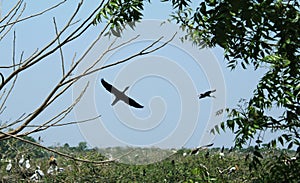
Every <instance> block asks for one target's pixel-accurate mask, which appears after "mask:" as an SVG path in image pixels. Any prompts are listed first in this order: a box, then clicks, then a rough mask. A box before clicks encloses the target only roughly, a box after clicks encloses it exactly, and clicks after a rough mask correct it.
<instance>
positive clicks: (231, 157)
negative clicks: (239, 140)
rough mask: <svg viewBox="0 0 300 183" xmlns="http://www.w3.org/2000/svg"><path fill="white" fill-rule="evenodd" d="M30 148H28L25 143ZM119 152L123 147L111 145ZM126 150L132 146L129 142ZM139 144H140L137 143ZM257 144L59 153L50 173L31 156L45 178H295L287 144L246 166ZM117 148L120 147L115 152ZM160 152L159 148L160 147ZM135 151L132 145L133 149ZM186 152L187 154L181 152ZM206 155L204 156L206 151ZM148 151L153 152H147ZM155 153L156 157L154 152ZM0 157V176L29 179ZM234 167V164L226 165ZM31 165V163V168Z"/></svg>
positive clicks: (296, 164)
mask: <svg viewBox="0 0 300 183" xmlns="http://www.w3.org/2000/svg"><path fill="white" fill-rule="evenodd" d="M27 150H28V149H27ZM56 150H58V151H63V152H65V153H71V154H72V155H73V156H76V157H83V158H86V159H89V160H95V161H99V160H104V159H106V158H105V157H104V156H102V155H101V154H100V153H99V149H85V150H84V151H81V150H80V148H78V147H74V148H71V147H69V148H66V146H63V147H57V148H56ZM109 150H112V151H114V152H117V153H120V154H122V152H124V151H123V150H124V148H110V149H109ZM129 150H132V149H131V148H130V149H129ZM137 150H141V149H137ZM142 150H143V151H147V152H156V151H157V150H158V149H157V148H154V149H153V148H151V149H142ZM255 150H256V147H250V148H248V149H241V150H236V149H233V150H230V151H229V150H228V149H227V148H225V150H224V154H225V156H224V157H223V158H220V156H219V152H220V148H212V149H206V150H201V151H200V152H199V154H197V155H189V153H190V152H191V150H190V149H180V150H178V151H177V153H175V154H173V155H172V156H169V157H168V158H167V159H164V160H162V161H159V162H156V163H153V164H143V165H135V164H123V163H118V162H111V163H106V164H99V165H97V164H92V163H81V162H75V161H73V160H72V159H66V158H64V157H60V156H57V157H56V159H57V163H58V166H59V167H62V168H64V171H62V172H57V173H55V174H54V175H49V174H47V173H46V170H47V169H48V166H49V165H48V158H49V156H48V155H45V156H44V157H40V158H37V157H34V158H32V159H31V165H32V167H35V165H39V166H41V170H43V171H44V173H45V177H44V178H43V182H186V183H190V182H247V181H249V182H297V181H298V180H299V173H298V170H299V168H300V159H299V156H295V157H292V156H293V155H294V154H295V152H294V151H288V150H280V151H277V150H271V151H270V150H267V149H264V150H263V151H262V153H263V156H264V157H265V158H264V159H263V160H262V161H261V166H260V167H259V170H255V169H249V167H248V163H249V161H250V160H249V159H251V158H256V157H255V156H253V155H250V156H249V154H250V153H251V152H253V151H255ZM118 151H120V152H118ZM159 151H160V152H163V151H164V150H163V149H159ZM133 153H135V151H133ZM183 153H187V154H188V155H187V156H183ZM208 153H209V155H208V156H207V154H208ZM150 156H152V155H150ZM153 158H155V157H154V156H153ZM0 163H1V171H0V177H1V178H2V181H10V182H27V181H28V177H23V176H22V173H21V172H20V171H19V167H18V166H17V159H16V161H13V167H14V169H13V172H11V173H7V172H6V171H5V167H6V164H7V163H6V162H2V161H1V162H0ZM233 167H235V168H236V170H234V171H230V169H231V168H233ZM33 169H34V168H33Z"/></svg>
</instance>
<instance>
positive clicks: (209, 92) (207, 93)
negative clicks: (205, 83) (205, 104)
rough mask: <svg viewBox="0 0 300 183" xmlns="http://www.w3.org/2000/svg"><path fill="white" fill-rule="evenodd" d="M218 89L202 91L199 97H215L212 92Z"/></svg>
mask: <svg viewBox="0 0 300 183" xmlns="http://www.w3.org/2000/svg"><path fill="white" fill-rule="evenodd" d="M216 91H217V90H216V89H214V90H209V91H207V92H205V93H201V94H200V95H199V99H201V98H205V97H214V96H211V95H210V94H211V93H213V92H216Z"/></svg>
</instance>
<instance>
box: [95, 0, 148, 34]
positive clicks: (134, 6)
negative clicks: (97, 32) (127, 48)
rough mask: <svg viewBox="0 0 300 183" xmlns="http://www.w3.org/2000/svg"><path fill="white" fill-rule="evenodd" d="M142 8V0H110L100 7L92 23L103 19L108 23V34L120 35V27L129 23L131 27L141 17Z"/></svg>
mask: <svg viewBox="0 0 300 183" xmlns="http://www.w3.org/2000/svg"><path fill="white" fill-rule="evenodd" d="M149 2H150V0H149ZM143 9H144V1H143V0H133V1H129V0H111V1H108V2H107V3H106V4H105V5H104V7H103V8H101V10H100V11H99V13H98V14H97V15H96V17H95V19H94V21H93V23H94V24H97V23H99V22H102V21H103V20H106V21H108V23H109V24H110V32H109V35H110V34H113V35H114V36H117V37H120V36H121V32H122V28H124V26H125V25H129V26H130V27H131V28H133V27H134V25H135V22H136V21H139V20H140V19H141V18H142V16H143V14H142V12H141V11H142V10H143Z"/></svg>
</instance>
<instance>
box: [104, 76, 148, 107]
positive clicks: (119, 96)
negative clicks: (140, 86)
mask: <svg viewBox="0 0 300 183" xmlns="http://www.w3.org/2000/svg"><path fill="white" fill-rule="evenodd" d="M101 83H102V85H103V86H104V88H105V89H106V90H107V91H109V92H110V93H112V94H114V95H115V97H116V98H115V100H114V101H113V103H112V104H111V105H112V106H113V105H115V104H116V103H117V102H118V101H119V100H122V101H123V102H125V103H126V104H128V105H130V106H132V107H135V108H143V107H144V106H142V105H141V104H139V103H137V102H136V101H134V100H133V99H132V98H129V97H128V96H127V95H126V94H125V92H126V91H127V90H128V88H129V86H128V87H126V88H125V89H124V90H123V91H122V92H121V91H120V90H118V89H117V88H115V87H114V86H112V85H111V84H109V83H108V82H106V81H105V80H104V79H101Z"/></svg>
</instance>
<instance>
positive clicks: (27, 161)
mask: <svg viewBox="0 0 300 183" xmlns="http://www.w3.org/2000/svg"><path fill="white" fill-rule="evenodd" d="M25 168H26V169H29V168H30V163H29V159H27V160H26V161H25Z"/></svg>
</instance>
